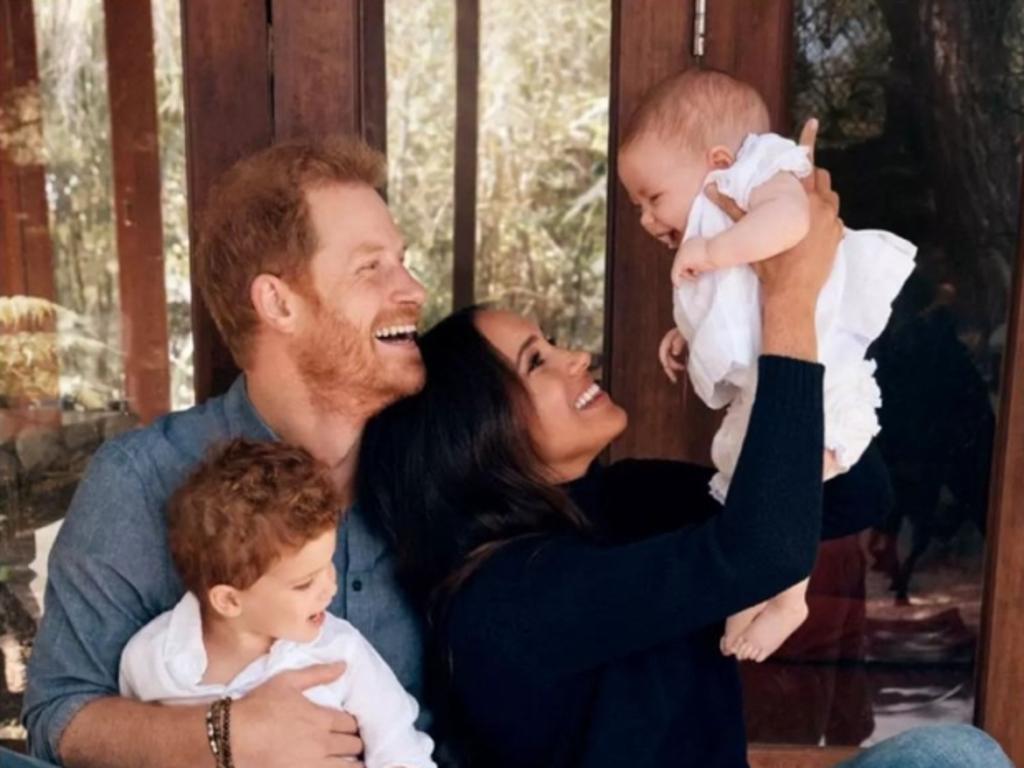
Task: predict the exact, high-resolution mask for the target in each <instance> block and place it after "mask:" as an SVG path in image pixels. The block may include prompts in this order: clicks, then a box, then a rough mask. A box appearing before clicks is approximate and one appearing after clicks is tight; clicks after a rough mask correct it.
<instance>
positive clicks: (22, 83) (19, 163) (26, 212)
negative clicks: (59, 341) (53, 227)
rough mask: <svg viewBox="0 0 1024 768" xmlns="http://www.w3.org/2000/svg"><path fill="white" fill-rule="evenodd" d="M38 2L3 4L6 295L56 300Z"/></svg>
mask: <svg viewBox="0 0 1024 768" xmlns="http://www.w3.org/2000/svg"><path fill="white" fill-rule="evenodd" d="M40 107H41V105H40V101H39V73H38V62H37V56H36V34H35V21H34V18H33V15H32V0H0V132H2V133H3V138H0V294H6V295H14V294H21V295H26V296H36V297H39V298H44V299H49V300H51V301H53V300H54V299H55V298H56V295H57V294H56V287H55V283H54V277H53V247H52V245H51V243H50V230H49V219H48V212H47V206H46V186H45V185H46V178H45V173H44V167H43V133H42V114H41V113H40Z"/></svg>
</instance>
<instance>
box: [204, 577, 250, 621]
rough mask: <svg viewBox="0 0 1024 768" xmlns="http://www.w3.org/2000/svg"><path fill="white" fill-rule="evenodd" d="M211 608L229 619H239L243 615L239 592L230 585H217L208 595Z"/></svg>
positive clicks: (211, 588)
mask: <svg viewBox="0 0 1024 768" xmlns="http://www.w3.org/2000/svg"><path fill="white" fill-rule="evenodd" d="M206 596H207V598H208V599H209V601H210V607H211V608H213V610H215V611H216V612H217V613H219V614H220V615H221V616H223V617H224V618H227V619H235V618H238V616H239V615H241V613H242V601H241V599H240V596H239V594H238V590H237V589H235V588H234V587H232V586H231V585H229V584H217V585H215V586H213V587H210V591H209V592H207V593H206Z"/></svg>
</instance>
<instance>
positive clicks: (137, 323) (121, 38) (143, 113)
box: [103, 0, 170, 423]
mask: <svg viewBox="0 0 1024 768" xmlns="http://www.w3.org/2000/svg"><path fill="white" fill-rule="evenodd" d="M103 10H104V18H105V22H104V23H105V25H106V42H107V79H108V89H109V93H110V128H111V144H112V154H113V165H114V203H115V206H116V208H115V210H116V212H117V216H116V219H117V260H118V279H119V284H120V287H121V345H122V347H123V349H124V370H125V390H126V392H127V394H128V402H129V403H130V405H131V408H132V410H133V411H134V412H135V413H137V414H138V415H139V417H140V418H141V419H142V421H143V423H148V422H150V421H152V420H153V419H154V418H155V417H157V416H159V415H161V414H163V413H166V412H167V410H168V409H169V408H170V365H169V362H168V350H167V293H166V290H165V289H164V257H163V224H162V220H161V214H160V141H159V128H158V122H157V111H156V77H155V74H154V64H155V62H154V54H153V16H152V9H151V5H150V3H149V2H148V1H146V2H142V1H141V0H104V3H103Z"/></svg>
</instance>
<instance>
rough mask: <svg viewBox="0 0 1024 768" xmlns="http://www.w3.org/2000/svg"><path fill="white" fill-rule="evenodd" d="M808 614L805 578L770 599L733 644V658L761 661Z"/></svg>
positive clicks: (794, 629) (802, 621) (775, 648)
mask: <svg viewBox="0 0 1024 768" xmlns="http://www.w3.org/2000/svg"><path fill="white" fill-rule="evenodd" d="M806 618H807V579H804V580H803V581H801V582H800V583H799V584H796V585H794V586H792V587H790V588H789V589H787V590H786V591H785V592H780V593H779V594H777V595H776V596H775V597H773V598H772V599H771V600H769V601H768V602H767V603H766V604H765V606H764V610H762V611H761V612H760V613H758V614H757V616H755V617H754V620H753V621H752V622H751V623H750V625H749V626H748V627H747V629H746V631H745V632H743V634H742V635H741V636H740V637H739V639H738V640H737V641H736V644H735V654H736V658H737V659H740V660H741V661H745V660H750V661H756V662H762V661H764V660H765V659H767V658H768V657H769V656H771V655H772V654H773V653H775V651H777V650H778V648H779V646H780V645H782V643H783V642H784V641H785V640H786V638H787V637H789V636H790V635H791V634H793V632H795V631H796V629H797V627H799V626H800V625H801V624H803V623H804V619H806Z"/></svg>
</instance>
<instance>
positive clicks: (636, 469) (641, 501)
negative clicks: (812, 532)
mask: <svg viewBox="0 0 1024 768" xmlns="http://www.w3.org/2000/svg"><path fill="white" fill-rule="evenodd" d="M713 474H714V469H712V468H710V467H704V466H701V465H699V464H690V463H687V462H682V461H671V460H665V459H622V460H620V461H617V462H615V463H614V464H612V465H610V466H609V467H608V468H607V469H606V470H604V471H603V473H602V476H601V483H600V485H599V486H598V487H597V488H595V489H592V490H591V489H587V490H589V491H590V492H589V496H590V498H588V499H584V500H583V508H584V509H585V510H587V511H588V512H589V511H590V510H594V513H593V514H594V516H595V517H596V518H597V522H598V524H599V525H600V526H601V530H602V531H604V532H606V533H607V537H608V540H609V541H610V542H614V543H617V544H624V543H627V542H630V541H636V540H638V539H642V538H646V537H649V536H655V535H657V534H660V533H668V532H670V531H675V530H678V529H680V528H683V527H685V526H687V525H696V524H700V523H703V522H704V521H706V520H708V519H710V518H711V516H713V515H716V514H718V513H719V512H721V511H722V506H721V505H720V504H719V503H718V502H717V501H716V500H715V499H714V498H713V497H712V496H711V494H710V493H709V492H708V483H709V482H710V481H711V476H712V475H713ZM595 497H599V498H595ZM588 502H589V503H588ZM892 505H893V496H892V486H891V484H890V481H889V471H888V469H887V468H886V466H885V462H884V461H883V459H882V455H881V452H880V451H879V450H878V446H877V445H876V444H875V443H872V444H871V445H870V446H869V447H868V449H867V450H866V451H865V452H864V454H863V456H861V459H860V461H858V462H857V464H855V465H854V466H853V467H852V468H851V469H850V470H849V471H848V472H845V473H843V474H842V475H839V476H838V477H835V478H833V479H832V480H829V481H828V482H827V483H825V487H824V502H823V504H822V512H821V538H822V540H823V541H824V540H828V539H836V538H839V537H841V536H848V535H849V534H851V533H857V532H859V531H862V530H864V529H865V528H870V527H871V526H873V525H879V524H881V523H882V521H884V520H885V518H886V516H887V515H888V514H889V512H890V511H891V509H892Z"/></svg>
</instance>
